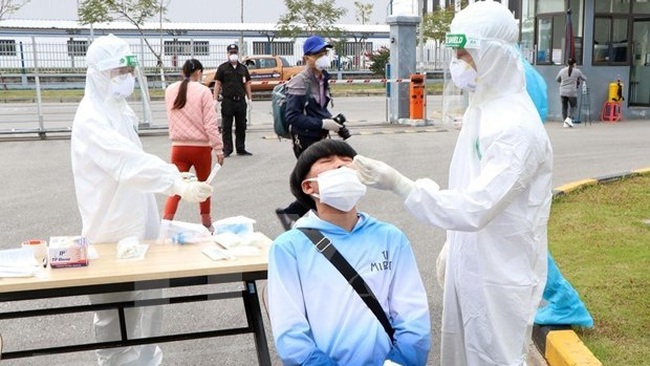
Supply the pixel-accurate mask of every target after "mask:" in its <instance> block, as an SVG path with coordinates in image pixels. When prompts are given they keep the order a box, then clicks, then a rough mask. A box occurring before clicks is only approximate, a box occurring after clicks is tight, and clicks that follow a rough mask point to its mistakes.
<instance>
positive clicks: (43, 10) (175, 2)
mask: <svg viewBox="0 0 650 366" xmlns="http://www.w3.org/2000/svg"><path fill="white" fill-rule="evenodd" d="M164 1H168V5H167V13H166V15H165V16H166V18H167V19H168V20H170V21H172V22H190V23H191V22H197V23H239V22H240V20H241V14H240V9H241V1H243V4H244V22H245V23H277V21H278V19H279V18H280V16H282V15H283V14H285V13H286V12H287V8H286V7H285V5H284V0H164ZM354 1H355V0H336V5H337V6H339V7H343V8H346V9H348V12H347V14H346V15H345V16H344V17H343V18H341V21H340V22H341V23H344V24H354V23H357V21H356V20H355V9H356V8H355V6H354ZM361 1H362V2H363V3H366V4H368V3H372V4H374V8H373V13H372V15H371V17H370V22H369V23H371V24H375V23H379V24H384V23H385V21H386V9H387V6H388V3H389V0H361ZM78 2H80V1H78V0H56V1H54V0H31V1H30V2H29V3H27V5H25V6H23V7H22V8H21V9H20V10H19V11H18V12H16V13H14V14H12V15H11V16H9V17H7V18H8V19H36V20H76V19H77V3H78ZM54 3H56V6H53V4H54ZM156 21H157V19H156Z"/></svg>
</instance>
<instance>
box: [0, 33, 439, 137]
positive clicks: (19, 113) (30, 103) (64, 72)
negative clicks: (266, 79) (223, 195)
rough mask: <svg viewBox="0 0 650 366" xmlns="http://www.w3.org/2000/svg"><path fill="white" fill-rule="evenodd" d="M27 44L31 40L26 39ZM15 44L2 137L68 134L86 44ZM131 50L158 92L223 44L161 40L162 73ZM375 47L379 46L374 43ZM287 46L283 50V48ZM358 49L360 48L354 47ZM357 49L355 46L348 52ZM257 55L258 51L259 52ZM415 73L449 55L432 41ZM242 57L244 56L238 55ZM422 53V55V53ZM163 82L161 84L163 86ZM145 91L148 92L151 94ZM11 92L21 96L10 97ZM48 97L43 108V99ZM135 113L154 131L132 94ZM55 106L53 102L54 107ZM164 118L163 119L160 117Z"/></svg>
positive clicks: (356, 72) (3, 58)
mask: <svg viewBox="0 0 650 366" xmlns="http://www.w3.org/2000/svg"><path fill="white" fill-rule="evenodd" d="M28 39H29V38H28ZM29 40H30V42H27V41H25V40H22V41H21V40H17V41H15V43H14V44H11V43H6V40H5V41H3V42H4V43H3V44H2V47H0V116H1V117H0V119H1V121H0V134H7V133H19V132H38V133H39V134H40V133H42V134H43V136H44V134H45V132H57V131H69V129H70V126H71V125H72V121H71V120H70V115H69V113H63V112H62V111H63V110H64V109H66V108H67V109H68V110H69V105H67V106H66V103H78V99H79V96H78V92H77V93H67V92H66V90H74V89H77V90H78V89H83V87H84V85H85V72H86V58H85V54H86V51H87V48H88V43H87V42H83V41H80V40H71V39H57V40H50V41H48V42H44V41H36V40H35V39H34V37H31V39H29ZM127 41H128V42H129V43H130V45H131V49H132V51H133V52H134V53H135V54H137V55H138V59H139V62H140V65H141V66H142V68H143V71H144V74H145V75H146V77H145V78H143V79H144V80H143V82H144V83H145V85H147V86H148V88H155V89H161V87H162V86H164V85H165V82H167V83H168V82H170V81H175V80H176V79H177V77H178V75H179V74H180V72H181V67H182V64H183V63H184V61H185V60H186V59H188V58H197V59H199V60H200V61H201V62H202V63H203V65H204V68H206V69H210V68H216V67H217V66H218V65H219V64H221V63H222V62H223V61H224V60H225V59H226V51H225V50H226V46H227V45H228V44H229V42H228V41H227V40H221V39H217V40H210V41H209V43H206V42H205V41H197V42H194V40H192V39H190V40H182V41H169V40H163V43H162V45H163V50H162V51H163V53H162V61H163V73H162V74H161V72H160V69H159V68H158V67H157V63H158V60H157V58H156V57H155V55H154V54H153V53H152V52H151V50H150V49H149V47H148V46H147V45H146V43H145V42H144V40H142V39H127ZM152 42H153V43H152V44H151V46H152V47H153V48H154V50H157V52H160V45H161V43H160V41H159V40H157V41H152ZM254 45H256V47H257V48H260V46H259V43H257V42H254V41H251V42H248V43H245V45H244V47H242V48H243V49H246V50H248V51H250V52H248V54H253V48H254ZM373 45H374V46H375V48H377V47H379V45H381V44H380V43H378V42H374V43H373ZM287 47H288V46H287V45H285V46H284V48H287ZM293 48H294V49H293V54H292V55H289V54H288V53H289V52H286V51H287V50H285V52H284V53H287V54H285V55H284V56H283V57H285V58H286V59H287V61H289V63H290V64H296V62H297V61H298V58H299V57H298V56H296V55H301V54H302V43H300V42H295V43H294V44H293ZM356 48H358V47H356ZM351 49H355V47H351ZM258 51H259V50H258ZM416 52H417V53H416V54H417V56H418V57H417V58H418V62H417V65H418V71H424V70H440V69H442V68H443V65H445V64H446V63H447V60H448V59H449V53H448V52H447V51H445V50H444V48H441V47H440V45H438V44H437V43H435V42H429V43H427V44H426V45H425V47H422V48H420V47H418V49H417V50H416ZM242 53H244V52H242ZM420 53H422V54H420ZM333 60H336V62H333V63H332V69H331V70H330V71H331V72H332V73H333V74H334V77H335V78H339V79H342V78H345V79H350V78H360V77H361V78H365V77H367V76H368V75H369V72H368V70H364V69H362V68H361V66H362V65H363V64H364V63H365V62H364V60H362V59H361V58H360V57H359V56H354V55H352V56H345V57H341V58H340V59H339V58H338V57H333ZM163 78H164V79H165V82H163ZM148 88H147V90H149V89H148ZM9 91H21V92H19V93H18V92H14V93H11V92H9ZM44 94H46V95H47V102H46V103H44V101H43V99H44V98H43V95H44ZM132 99H133V100H134V101H133V102H132V104H133V107H134V110H135V111H136V112H137V113H138V114H139V115H140V116H141V117H140V119H141V120H142V121H144V127H149V128H156V126H155V125H152V124H151V123H150V121H152V120H157V119H158V118H157V116H153V117H152V116H151V108H149V100H148V99H147V98H141V97H140V96H139V95H136V97H135V98H132ZM52 102H56V103H52ZM163 119H164V118H163Z"/></svg>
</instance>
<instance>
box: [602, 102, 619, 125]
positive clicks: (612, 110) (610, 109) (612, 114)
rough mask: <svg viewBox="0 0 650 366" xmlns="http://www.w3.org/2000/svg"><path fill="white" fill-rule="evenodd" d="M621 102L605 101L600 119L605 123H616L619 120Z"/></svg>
mask: <svg viewBox="0 0 650 366" xmlns="http://www.w3.org/2000/svg"><path fill="white" fill-rule="evenodd" d="M621 104H622V103H621V102H615V101H610V100H608V101H605V103H604V104H603V109H602V112H601V113H600V120H601V121H602V122H606V123H616V122H618V121H620V120H621Z"/></svg>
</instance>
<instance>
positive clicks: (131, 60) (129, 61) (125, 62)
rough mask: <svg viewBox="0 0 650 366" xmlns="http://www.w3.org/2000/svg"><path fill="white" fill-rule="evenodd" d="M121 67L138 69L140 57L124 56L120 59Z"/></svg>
mask: <svg viewBox="0 0 650 366" xmlns="http://www.w3.org/2000/svg"><path fill="white" fill-rule="evenodd" d="M120 66H130V67H136V66H138V57H137V56H135V55H130V56H124V57H123V58H121V59H120Z"/></svg>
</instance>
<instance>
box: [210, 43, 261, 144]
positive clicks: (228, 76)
mask: <svg viewBox="0 0 650 366" xmlns="http://www.w3.org/2000/svg"><path fill="white" fill-rule="evenodd" d="M227 51H228V61H226V62H224V63H222V64H221V65H219V68H218V69H217V73H216V75H215V83H214V98H215V99H218V97H219V93H221V96H222V98H223V100H222V101H221V118H222V122H221V129H222V131H221V134H222V137H223V156H224V157H228V156H230V154H232V152H233V146H232V122H233V119H234V120H235V148H236V150H237V155H253V154H251V153H250V152H248V151H246V108H247V104H249V103H250V102H251V101H252V100H253V92H252V91H251V83H250V81H251V76H250V74H249V73H248V68H246V66H244V65H243V64H242V63H240V62H239V47H238V46H237V45H236V44H231V45H229V46H228V47H227Z"/></svg>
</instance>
